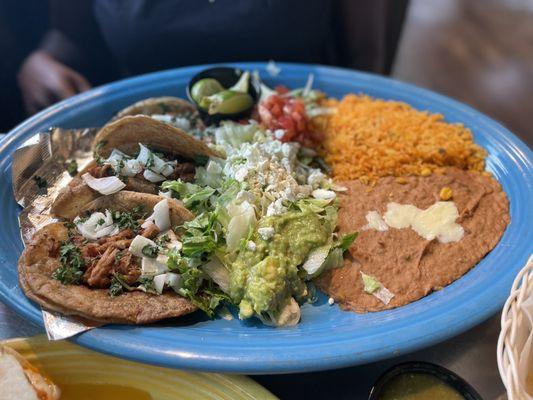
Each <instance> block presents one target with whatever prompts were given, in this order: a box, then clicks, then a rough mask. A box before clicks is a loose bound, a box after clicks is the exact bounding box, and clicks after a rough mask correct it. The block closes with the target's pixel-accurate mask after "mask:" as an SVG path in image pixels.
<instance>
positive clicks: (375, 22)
mask: <svg viewBox="0 0 533 400" xmlns="http://www.w3.org/2000/svg"><path fill="white" fill-rule="evenodd" d="M408 2H409V0H372V1H366V0H365V1H361V0H356V1H354V0H337V3H336V4H337V7H336V9H335V12H334V17H333V18H334V21H333V29H334V36H335V42H336V46H337V54H338V63H339V64H340V65H342V66H346V67H350V68H357V69H362V70H366V71H372V72H377V73H381V74H390V72H391V68H392V64H393V62H394V56H395V54H396V49H397V47H398V42H399V39H400V34H401V31H402V26H403V23H404V19H405V15H406V10H407V6H408Z"/></svg>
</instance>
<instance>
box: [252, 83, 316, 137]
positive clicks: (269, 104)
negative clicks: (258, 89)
mask: <svg viewBox="0 0 533 400" xmlns="http://www.w3.org/2000/svg"><path fill="white" fill-rule="evenodd" d="M288 91H289V90H288V89H287V88H285V87H283V86H278V87H276V92H277V94H274V95H271V96H269V97H267V98H266V99H265V100H263V101H262V102H261V103H259V106H258V114H259V120H260V122H261V123H262V124H263V125H264V126H265V127H266V128H267V129H270V130H272V131H275V130H277V129H283V130H285V135H283V137H281V138H278V139H279V140H281V141H282V142H300V143H301V144H302V145H304V146H307V147H315V146H316V145H317V142H318V140H317V135H316V134H315V133H313V132H312V130H311V129H310V123H309V117H308V116H307V114H306V112H305V104H304V102H303V100H302V99H299V98H295V97H291V96H287V93H288Z"/></svg>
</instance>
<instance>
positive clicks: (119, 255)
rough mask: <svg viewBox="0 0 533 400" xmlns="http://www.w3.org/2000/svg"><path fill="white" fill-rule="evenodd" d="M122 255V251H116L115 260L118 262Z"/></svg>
mask: <svg viewBox="0 0 533 400" xmlns="http://www.w3.org/2000/svg"><path fill="white" fill-rule="evenodd" d="M123 255H124V253H122V251H118V252H117V254H115V262H116V263H118V262H119V261H120V259H121V258H122V256H123Z"/></svg>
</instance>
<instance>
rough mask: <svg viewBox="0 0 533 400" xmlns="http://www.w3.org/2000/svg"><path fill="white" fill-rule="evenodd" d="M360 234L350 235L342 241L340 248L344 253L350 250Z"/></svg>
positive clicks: (345, 236)
mask: <svg viewBox="0 0 533 400" xmlns="http://www.w3.org/2000/svg"><path fill="white" fill-rule="evenodd" d="M357 235H358V232H353V233H348V234H346V235H344V236H343V237H342V239H341V240H340V244H339V247H340V248H341V249H342V251H346V250H348V249H349V248H350V246H351V245H352V243H353V242H354V240H355V239H356V238H357Z"/></svg>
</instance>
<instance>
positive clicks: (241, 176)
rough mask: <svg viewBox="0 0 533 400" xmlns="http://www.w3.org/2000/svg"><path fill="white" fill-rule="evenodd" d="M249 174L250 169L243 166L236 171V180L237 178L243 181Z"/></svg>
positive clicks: (238, 180)
mask: <svg viewBox="0 0 533 400" xmlns="http://www.w3.org/2000/svg"><path fill="white" fill-rule="evenodd" d="M247 175H248V169H247V168H246V167H241V168H239V169H238V170H237V171H235V180H237V182H243V181H244V179H245V178H246V176H247Z"/></svg>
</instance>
